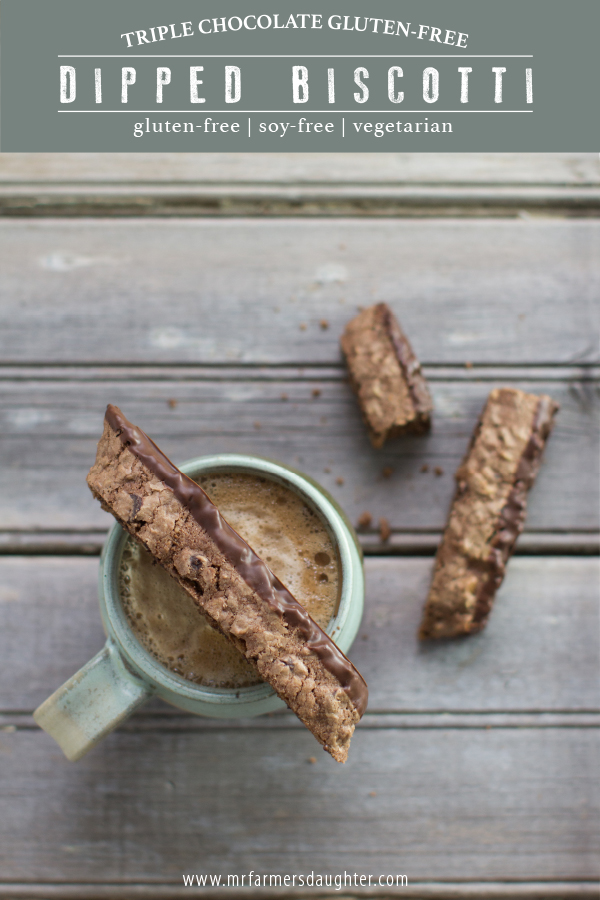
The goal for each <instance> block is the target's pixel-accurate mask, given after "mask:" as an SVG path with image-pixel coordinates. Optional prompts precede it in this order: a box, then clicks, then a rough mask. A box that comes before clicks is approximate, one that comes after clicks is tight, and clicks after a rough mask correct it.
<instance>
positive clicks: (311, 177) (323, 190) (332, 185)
mask: <svg viewBox="0 0 600 900" xmlns="http://www.w3.org/2000/svg"><path fill="white" fill-rule="evenodd" d="M528 209H529V210H537V211H542V212H544V213H546V214H549V213H550V214H562V215H565V214H566V215H598V212H599V210H600V165H599V164H598V159H597V158H596V156H595V154H552V155H550V154H427V155H426V156H423V155H420V154H407V153H398V154H392V153H389V154H378V156H377V165H376V166H374V164H373V158H372V156H371V154H285V153H278V154H226V153H225V154H164V153H163V154H76V153H72V154H4V155H3V158H2V159H1V160H0V215H4V216H53V215H55V216H85V215H101V216H123V215H134V216H148V215H161V216H197V215H205V216H228V217H231V216H235V215H248V216H282V215H283V216H285V215H292V216H339V215H354V216H363V217H364V216H419V217H420V216H431V215H437V216H448V215H463V216H464V215H467V216H469V215H470V216H515V215H518V214H519V212H520V211H522V210H528Z"/></svg>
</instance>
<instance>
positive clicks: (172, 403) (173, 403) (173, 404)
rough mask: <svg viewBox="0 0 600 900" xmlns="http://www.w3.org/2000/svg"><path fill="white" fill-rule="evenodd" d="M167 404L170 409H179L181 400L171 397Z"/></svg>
mask: <svg viewBox="0 0 600 900" xmlns="http://www.w3.org/2000/svg"><path fill="white" fill-rule="evenodd" d="M167 403H168V404H169V409H177V404H178V403H179V400H176V399H175V398H174V397H171V398H170V399H169V400H167Z"/></svg>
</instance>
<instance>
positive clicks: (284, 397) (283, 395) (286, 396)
mask: <svg viewBox="0 0 600 900" xmlns="http://www.w3.org/2000/svg"><path fill="white" fill-rule="evenodd" d="M281 399H282V400H289V397H288V395H287V394H282V395H281Z"/></svg>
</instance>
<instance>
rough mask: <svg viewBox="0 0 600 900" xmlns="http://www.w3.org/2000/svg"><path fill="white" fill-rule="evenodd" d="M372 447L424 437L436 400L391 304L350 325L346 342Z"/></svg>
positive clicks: (354, 386) (352, 378) (361, 315)
mask: <svg viewBox="0 0 600 900" xmlns="http://www.w3.org/2000/svg"><path fill="white" fill-rule="evenodd" d="M341 345H342V350H343V352H344V356H345V357H346V362H347V364H348V370H349V372H350V383H351V385H352V389H353V390H354V393H355V394H356V396H357V398H358V403H359V406H360V409H361V412H362V416H363V419H364V421H365V424H366V426H367V428H368V430H369V436H370V438H371V443H372V444H373V446H374V447H381V446H382V444H383V443H384V441H386V440H387V439H388V438H393V437H396V436H397V435H400V434H404V433H405V432H423V431H427V430H428V428H429V426H430V415H431V410H432V403H431V396H430V394H429V390H428V388H427V382H426V381H425V378H424V376H423V374H422V372H421V366H420V364H419V361H418V360H417V358H416V356H415V354H414V353H413V350H412V347H411V345H410V343H409V341H408V338H407V337H406V335H405V334H404V332H403V331H402V329H401V328H400V326H399V324H398V322H397V321H396V319H395V318H394V315H393V313H392V311H391V309H390V308H389V306H387V304H385V303H378V304H377V305H376V306H371V307H370V308H369V309H365V310H363V311H362V312H361V313H359V314H358V315H357V316H355V318H354V319H352V321H351V322H348V325H347V326H346V330H345V331H344V334H343V335H342V339H341Z"/></svg>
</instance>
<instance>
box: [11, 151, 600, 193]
mask: <svg viewBox="0 0 600 900" xmlns="http://www.w3.org/2000/svg"><path fill="white" fill-rule="evenodd" d="M373 159H374V157H373V155H372V154H371V153H3V154H2V156H0V184H10V183H16V184H31V183H39V184H40V185H47V184H68V183H84V182H89V183H124V184H138V185H140V184H142V185H143V184H149V183H156V184H172V183H178V182H179V183H182V184H185V185H187V184H190V183H194V182H205V183H214V184H223V183H239V184H253V183H261V182H262V183H286V184H289V183H292V184H293V183H302V182H307V183H317V184H318V183H323V182H325V183H327V184H332V183H343V184H344V183H345V184H356V183H358V184H365V183H366V184H378V183H379V184H390V183H391V184H399V183H400V184H402V183H418V184H428V185H430V184H436V185H440V186H443V185H447V184H480V185H501V184H504V185H507V184H508V185H514V184H522V185H539V186H543V187H551V186H552V187H563V186H585V185H600V164H599V161H598V155H597V154H596V153H478V154H475V153H426V154H423V153H378V154H377V157H376V160H377V165H374V164H373Z"/></svg>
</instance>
